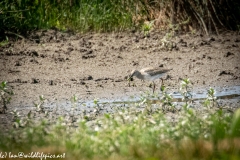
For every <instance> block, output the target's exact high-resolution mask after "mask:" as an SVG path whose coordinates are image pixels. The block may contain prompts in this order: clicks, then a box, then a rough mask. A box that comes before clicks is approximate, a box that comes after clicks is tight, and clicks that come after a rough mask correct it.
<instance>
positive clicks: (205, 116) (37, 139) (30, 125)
mask: <svg viewBox="0 0 240 160" xmlns="http://www.w3.org/2000/svg"><path fill="white" fill-rule="evenodd" d="M189 85H190V83H189V80H188V79H185V80H183V81H182V83H181V90H182V95H183V96H184V99H183V100H184V104H183V105H182V106H181V108H180V109H177V108H179V107H177V105H179V104H174V103H173V102H172V97H171V95H169V94H167V90H166V88H165V87H164V86H162V92H163V96H162V97H157V96H156V95H151V94H146V95H143V96H142V99H141V101H140V102H137V103H135V104H126V105H129V107H127V108H121V107H120V108H119V107H114V106H112V107H113V108H115V110H114V111H113V112H112V113H104V114H100V112H99V110H101V105H99V104H98V101H97V100H94V104H95V106H94V108H95V109H96V110H95V111H94V112H93V113H86V112H85V111H83V112H82V114H80V115H74V112H75V111H74V109H75V108H76V102H77V98H76V96H74V97H73V98H72V104H73V107H72V108H73V114H72V115H73V117H75V118H77V121H75V120H74V118H73V119H65V118H64V117H63V116H59V118H58V119H57V120H56V121H51V120H50V117H51V116H53V115H51V114H46V112H44V110H45V109H44V106H43V104H44V98H43V96H40V102H39V103H36V104H35V106H36V110H32V111H30V112H29V113H28V114H27V115H26V116H23V117H20V116H19V114H14V115H15V122H14V124H13V125H14V128H12V129H11V130H10V131H5V132H4V131H1V132H0V134H1V137H2V138H1V141H0V149H1V151H2V152H6V153H9V152H11V153H12V154H16V155H17V153H18V152H23V153H24V154H26V156H29V157H28V158H30V156H32V155H31V154H33V153H36V154H37V153H43V154H42V156H45V157H47V156H51V155H54V156H58V158H59V159H61V158H65V159H162V158H164V159H238V158H239V157H240V154H239V153H240V145H239V143H240V139H239V136H240V109H237V110H235V111H233V110H231V111H229V110H226V109H224V108H223V107H218V106H216V105H215V104H214V103H213V102H216V101H217V99H216V98H213V97H214V90H213V89H209V91H208V97H207V99H206V103H205V104H206V105H205V106H206V107H204V108H202V109H198V108H195V107H194V105H193V104H192V103H191V97H190V96H189V95H191V94H190V91H189V88H190V87H189ZM151 98H159V99H160V100H161V103H157V104H153V103H152V101H151V100H150V99H151ZM212 98H213V99H212ZM36 113H37V114H43V115H44V116H43V117H42V118H41V119H40V120H37V121H36V120H35V119H34V115H35V114H36ZM23 122H24V123H23ZM16 124H17V125H16ZM75 124H77V125H75ZM30 152H31V154H29V153H30ZM27 154H28V155H27ZM7 156H9V154H8V155H7ZM39 156H40V155H39Z"/></svg>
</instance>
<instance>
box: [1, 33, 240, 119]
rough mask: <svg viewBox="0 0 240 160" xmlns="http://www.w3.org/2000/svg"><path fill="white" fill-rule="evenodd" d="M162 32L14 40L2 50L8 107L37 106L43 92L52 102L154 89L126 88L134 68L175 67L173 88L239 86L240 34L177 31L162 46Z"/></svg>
mask: <svg viewBox="0 0 240 160" xmlns="http://www.w3.org/2000/svg"><path fill="white" fill-rule="evenodd" d="M164 35H165V34H163V33H161V32H151V33H150V35H149V36H148V37H145V36H143V33H138V32H136V33H132V32H127V33H111V34H110V33H108V34H84V35H81V34H72V33H61V32H58V31H55V30H48V31H45V30H44V31H37V32H35V33H32V34H31V35H30V36H29V37H27V38H26V39H23V40H18V41H16V42H10V43H9V44H8V45H7V46H4V47H1V48H0V82H2V81H7V82H8V84H9V86H11V87H12V88H13V91H14V92H15V95H14V96H13V97H12V101H11V103H10V104H9V105H8V108H9V110H12V109H15V108H17V109H24V107H29V106H33V104H32V102H33V101H36V100H39V98H38V97H39V95H44V97H46V98H47V100H48V101H49V102H54V101H61V100H69V99H70V98H71V97H72V96H73V95H76V96H77V97H78V98H79V99H81V100H83V101H84V100H93V99H94V98H101V99H115V98H119V97H123V96H130V95H135V94H139V91H146V90H151V89H150V88H149V86H148V85H147V84H146V83H144V82H142V81H140V80H135V83H136V86H137V87H133V86H128V82H127V81H126V79H125V77H126V76H127V75H129V73H130V72H131V70H132V69H141V68H144V67H150V66H151V67H163V68H169V69H170V68H172V69H173V70H171V71H170V72H168V75H167V76H166V80H165V81H164V84H165V85H166V86H168V87H169V88H172V89H176V88H178V87H179V81H180V80H181V79H183V78H189V79H190V80H191V81H192V83H193V85H194V87H200V88H206V89H208V88H209V87H210V86H211V87H215V86H218V87H224V86H235V85H240V35H238V33H236V32H228V33H223V34H221V35H219V36H216V35H212V36H210V37H205V36H202V35H200V34H199V35H198V34H194V35H192V34H185V35H178V36H175V37H174V38H172V39H171V41H167V42H166V45H165V46H163V45H162V44H163V43H162V39H163V37H164ZM157 87H158V88H157V90H159V85H158V86H157ZM1 116H3V115H1ZM8 116H9V115H8Z"/></svg>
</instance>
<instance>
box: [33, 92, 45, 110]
mask: <svg viewBox="0 0 240 160" xmlns="http://www.w3.org/2000/svg"><path fill="white" fill-rule="evenodd" d="M39 100H40V101H39V102H38V103H35V102H34V103H33V104H34V106H35V107H36V111H37V112H39V113H45V114H48V113H47V111H45V107H44V101H45V98H44V97H43V95H40V96H39Z"/></svg>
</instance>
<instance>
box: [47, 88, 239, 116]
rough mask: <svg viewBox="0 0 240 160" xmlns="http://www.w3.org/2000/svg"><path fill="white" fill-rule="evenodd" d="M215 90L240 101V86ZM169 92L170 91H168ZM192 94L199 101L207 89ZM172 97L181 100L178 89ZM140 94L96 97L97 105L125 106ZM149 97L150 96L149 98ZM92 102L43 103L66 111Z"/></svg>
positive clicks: (90, 106) (220, 96) (84, 107)
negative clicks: (115, 97) (111, 97)
mask: <svg viewBox="0 0 240 160" xmlns="http://www.w3.org/2000/svg"><path fill="white" fill-rule="evenodd" d="M214 90H215V96H216V97H217V99H218V100H219V99H223V100H224V99H225V100H231V99H236V100H239V101H240V86H232V87H224V88H220V87H216V88H214ZM169 93H170V92H169ZM191 94H192V99H193V100H194V101H200V100H204V99H206V98H207V90H204V89H193V91H192V92H191ZM171 95H172V97H173V102H182V98H183V97H182V95H181V94H180V93H179V92H178V91H174V92H172V93H171ZM141 97H142V96H141V95H140V94H139V95H135V96H131V97H126V96H123V97H121V98H118V99H110V100H109V99H98V103H97V105H99V106H105V107H107V108H109V107H111V106H127V104H133V103H136V102H139V101H140V100H141ZM159 97H161V94H159ZM150 99H151V98H150ZM156 100H157V99H156V98H152V101H153V103H154V101H155V102H156ZM97 105H96V104H94V100H91V101H81V100H79V101H77V102H76V103H72V102H71V101H67V100H66V101H57V102H51V103H45V106H47V108H49V109H52V108H56V107H58V108H62V109H64V110H66V111H71V109H72V108H75V110H77V111H81V110H87V111H91V110H93V109H94V106H97Z"/></svg>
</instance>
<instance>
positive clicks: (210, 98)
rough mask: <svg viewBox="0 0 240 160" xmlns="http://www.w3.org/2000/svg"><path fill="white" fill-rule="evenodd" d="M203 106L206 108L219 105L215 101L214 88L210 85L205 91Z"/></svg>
mask: <svg viewBox="0 0 240 160" xmlns="http://www.w3.org/2000/svg"><path fill="white" fill-rule="evenodd" d="M204 106H205V107H208V108H213V107H216V106H217V107H219V104H218V102H217V97H216V96H215V90H214V89H213V88H211V87H210V89H209V90H208V91H207V98H206V100H205V101H204Z"/></svg>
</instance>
